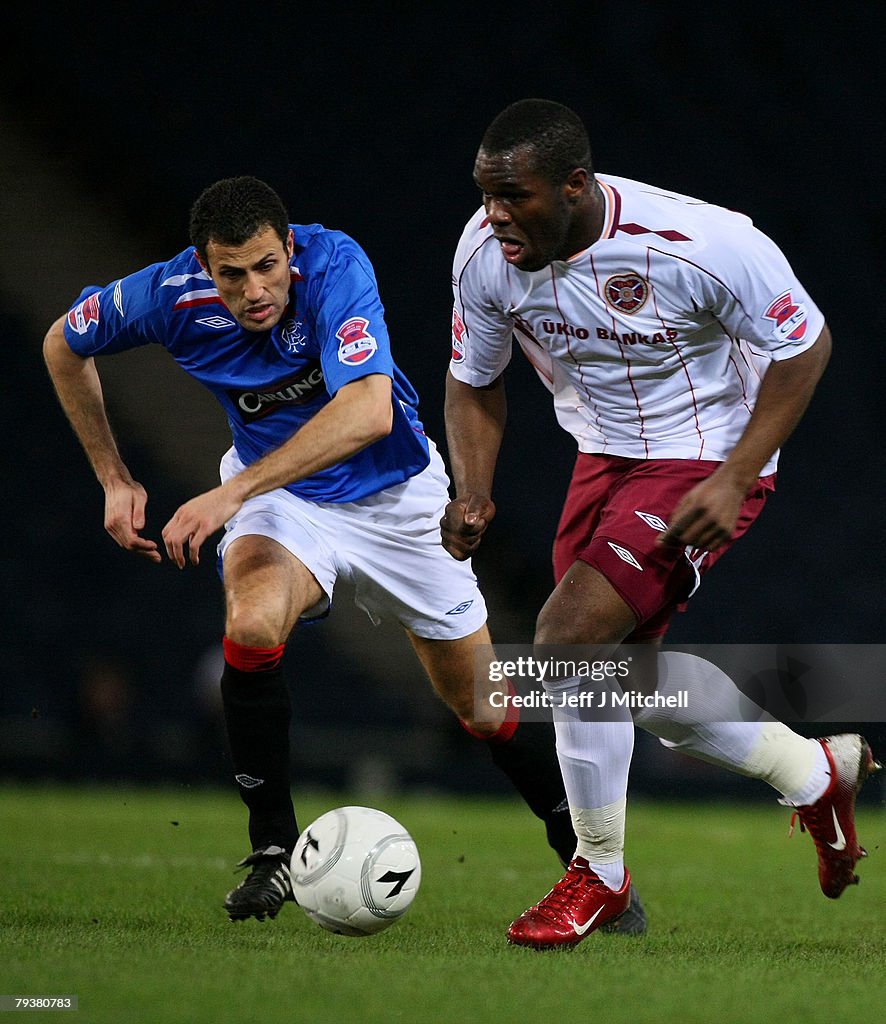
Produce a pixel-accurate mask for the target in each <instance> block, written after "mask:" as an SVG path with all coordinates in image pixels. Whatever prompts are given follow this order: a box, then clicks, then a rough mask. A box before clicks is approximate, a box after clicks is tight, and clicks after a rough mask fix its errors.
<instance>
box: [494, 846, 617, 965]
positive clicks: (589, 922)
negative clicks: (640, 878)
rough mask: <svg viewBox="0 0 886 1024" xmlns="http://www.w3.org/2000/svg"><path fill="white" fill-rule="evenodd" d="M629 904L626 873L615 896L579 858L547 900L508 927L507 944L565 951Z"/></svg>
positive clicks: (540, 901) (614, 917) (584, 861)
mask: <svg viewBox="0 0 886 1024" xmlns="http://www.w3.org/2000/svg"><path fill="white" fill-rule="evenodd" d="M630 903H631V875H630V872H628V871H627V870H626V871H625V877H624V882H623V884H622V887H621V888H620V889H619V890H618V891H617V892H615V891H613V890H612V889H609V888H607V886H606V885H605V884H604V883H603V882H602V881H601V880H600V879H599V878H598V877H597V876H596V875H595V874H594V872H593V871H592V870H591V869H590V867H589V866H588V862H587V861H586V860H585V859H584V858H583V857H576V858H574V860H573V861H572V863H571V864H570V865H569V867H568V868H567V869H566V874H565V875H564V876H563V877H562V878H561V879H560V881H559V882H557V884H556V885H555V886H554V888H553V889H551V891H550V892H549V893H548V894H547V896H545V897H544V898H543V899H541V900H539V902H538V903H536V904H535V906H534V907H530V908H529V909H528V910H527V911H525V912H524V913H522V914H521V915H520V916H519V917H518V918H517V920H516V921H514V922H513V923H512V924H511V927H510V928H508V942H511V943H513V944H514V945H515V946H530V947H531V948H532V949H566V948H568V947H570V946H574V945H576V943H578V942H581V940H582V939H583V938H585V937H586V936H588V935H590V934H591V932H593V931H596V930H597V929H598V928H599V927H600V925H603V924H607V923H611V922H613V921H615V920H617V919H618V918H619V917H621V915H622V914H623V913H624V912H625V911H626V910H627V909H628V907H629V906H630Z"/></svg>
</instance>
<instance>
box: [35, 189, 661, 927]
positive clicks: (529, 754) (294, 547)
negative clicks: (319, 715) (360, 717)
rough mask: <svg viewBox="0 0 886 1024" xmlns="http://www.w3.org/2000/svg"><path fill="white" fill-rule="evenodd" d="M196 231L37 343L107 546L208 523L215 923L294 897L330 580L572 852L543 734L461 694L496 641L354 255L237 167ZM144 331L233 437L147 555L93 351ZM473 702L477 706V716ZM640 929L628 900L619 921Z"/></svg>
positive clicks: (185, 547)
mask: <svg viewBox="0 0 886 1024" xmlns="http://www.w3.org/2000/svg"><path fill="white" fill-rule="evenodd" d="M190 234H191V242H192V245H191V246H190V247H188V248H187V249H185V250H184V251H183V252H181V253H179V254H178V255H177V256H174V257H173V258H172V259H171V260H168V261H165V262H160V263H155V264H152V265H151V266H148V267H145V268H144V269H142V270H139V271H137V272H136V273H133V274H131V275H129V276H127V277H124V278H121V279H120V280H118V281H115V282H112V283H111V284H109V285H107V286H106V287H103V288H100V287H97V286H92V287H89V288H86V289H84V291H83V292H82V293H81V295H80V297H79V298H78V300H77V302H76V303H75V304H74V305H73V307H72V308H71V309H70V311H69V312H68V313H67V314H65V315H63V316H61V317H60V318H59V319H58V320H57V321H56V322H55V323H54V324H53V325H52V326H51V328H50V329H49V331H48V333H47V335H46V340H45V343H44V355H45V359H46V364H47V367H48V369H49V373H50V376H51V378H52V381H53V384H54V386H55V389H56V392H57V394H58V397H59V400H60V402H61V404H62V407H63V408H64V410H65V413H66V414H67V416H68V418H69V420H70V422H71V425H72V427H73V429H74V431H75V433H76V434H77V436H78V438H79V440H80V442H81V444H82V445H83V448H84V449H85V451H86V454H87V456H88V458H89V460H90V462H91V464H92V467H93V469H94V471H95V474H96V476H97V477H98V480H99V482H100V483H101V485H102V487H103V488H104V491H105V527H106V529H107V530H108V532H109V533H110V534H111V536H112V537H113V538H114V540H115V541H116V542H117V543H118V544H119V545H120V546H121V547H122V548H124V549H125V550H127V551H131V552H133V553H135V554H137V555H140V556H142V557H144V558H145V559H147V560H148V561H150V562H155V563H159V562H161V561H162V559H163V556H164V553H165V554H166V555H167V556H168V557H169V558H170V559H172V560H173V561H174V562H175V564H176V565H178V566H179V568H183V567H184V566H185V565H186V564H188V562H190V563H193V564H197V562H198V559H199V557H200V554H201V551H202V550H203V546H204V544H205V543H206V542H207V541H208V540H209V538H210V537H211V536H212V535H213V534H215V533H216V532H217V531H218V530H220V529H222V527H224V534H223V536H222V539H221V542H220V543H219V546H218V551H219V556H220V565H221V567H222V577H223V583H224V593H225V607H226V618H225V632H224V638H223V645H224V657H225V667H224V672H223V675H222V680H221V692H222V699H223V705H224V712H225V720H226V724H227V732H228V738H229V742H230V747H231V753H232V759H233V764H234V770H235V773H236V774H235V778H236V781H237V784H238V787H239V791H240V795H241V797H242V799H243V802H244V803H245V804H246V807H247V808H248V817H249V838H250V843H251V847H252V852H251V853H250V854H249V855H248V856H247V857H246V858H245V859H244V861H243V862H241V863H242V865H243V866H248V867H249V868H250V869H251V871H250V873H249V875H248V876H247V877H246V878H245V879H244V880H243V881H242V882H241V883H240V885H238V886H237V887H236V888H235V889H233V890H232V891H231V892H230V893H229V894H228V896H227V898H226V899H225V904H224V905H225V909H226V910H227V911H228V914H229V915H230V917H231V919H232V920H241V919H245V918H249V917H256V918H258V919H259V920H262V919H264V918H265V917H266V916H267V917H274V916H276V914H277V912H278V911H279V909H280V907H281V906H282V904H283V902H284V901H285V900H286V899H291V894H292V889H291V885H290V880H289V872H288V862H289V856H290V851H291V850H292V848H293V845H294V843H295V841H296V838H297V837H298V826H297V824H296V817H295V813H294V809H293V804H292V798H291V792H290V777H289V770H290V750H289V724H290V718H291V708H290V696H289V692H288V689H287V686H286V683H285V680H284V677H283V675H282V672H281V661H282V657H283V653H284V649H285V646H286V643H287V641H288V639H289V637H290V634H291V633H292V631H293V629H294V628H295V626H296V624H297V623H298V622H299V621H306V620H310V619H314V618H317V617H320V616H322V615H324V614H325V613H326V611H327V610H328V608H329V605H330V602H331V598H332V592H333V587H334V584H335V580H336V578H337V577H338V575H339V574H340V573H343V574H345V575H346V577H347V578H349V579H350V580H352V581H353V583H354V584H355V586H356V600H357V602H358V604H359V605H360V606H361V607H362V608H364V609H365V610H366V611H367V613H368V614H369V615H370V616H371V617H372V618H374V619H376V620H378V619H381V618H384V617H392V618H393V619H395V620H396V621H398V622H400V623H401V624H402V625H403V627H404V628H405V630H406V633H407V635H408V637H409V639H410V641H411V642H412V645H413V647H414V649H415V651H416V653H417V655H418V658H419V660H420V661H421V664H422V665H423V666H424V668H425V670H426V672H427V674H428V676H429V677H430V680H431V682H432V684H433V686H434V688H435V689H436V690H437V692H438V693H439V694H440V695H441V696H442V697H443V699H444V700H445V701H446V702H447V703H448V705H449V706H450V707H451V708H452V710H453V711H454V712H455V714H456V715H457V716H458V717H459V719H460V720H461V722H462V724H463V725H464V726H465V727H466V728H467V729H468V731H469V732H471V733H472V734H474V735H476V736H477V737H478V738H480V739H482V740H484V741H485V742H486V743H487V744H488V748H489V750H490V753H491V755H492V758H493V760H494V762H495V763H496V764H497V765H498V766H499V767H500V768H501V769H502V770H503V771H504V772H505V774H506V775H507V776H508V777H509V778H510V779H511V780H512V782H513V783H514V785H515V787H516V788H517V790H518V791H519V792H520V794H521V795H522V796H523V798H524V799H525V800H526V802H527V804H528V805H529V806H530V808H531V809H532V810H533V812H534V813H535V814H536V815H537V816H538V817H540V818H541V819H542V820H543V821H544V822H545V825H546V831H547V836H548V841H549V843H550V844H551V846H552V847H553V848H554V850H555V851H556V852H557V854H558V855H559V857H560V859H561V861H562V862H563V863H564V864H565V863H568V862H569V860H570V859H571V857H572V855H573V853H574V848H575V835H574V832H573V830H572V826H571V822H570V819H569V814H568V810H567V808H566V802H565V790H564V787H563V783H562V779H561V777H560V772H559V768H558V765H557V761H556V756H555V751H554V745H553V733H552V730H551V729H550V727H549V726H548V725H545V723H523V724H520V723H519V722H518V720H517V719H515V718H514V717H513V716H512V715H511V714H508V715H506V714H505V710H504V709H501V718H500V720H489V719H490V718H491V715H492V714H493V712H490V711H489V710H488V709H489V708H491V707H492V705H493V704H496V703H498V702H495V701H493V702H490V700H489V699H488V696H487V698H486V699H485V700H484V699H482V698H483V694H480V695H479V697H480V698H481V699H479V700H478V701H477V704H476V705H475V696H476V695H475V682H474V655H475V648H476V647H477V645H478V644H483V645H488V644H490V643H491V641H490V638H489V633H488V630H487V626H486V606H485V602H484V600H483V596H482V594H481V593H480V591H479V589H478V587H477V581H476V578H475V576H474V574H473V571H472V569H471V566H470V562H469V561H466V562H458V561H455V560H454V559H452V558H450V557H449V555H448V554H447V553H446V552H445V550H444V548H443V547H442V544H441V538H440V531H439V527H438V523H439V520H440V518H441V515H442V512H443V509H444V508H445V506H446V504H447V502H448V500H449V495H448V486H449V481H448V478H447V476H446V473H445V470H444V467H443V463H442V460H441V458H440V456H439V454H438V453H437V450H436V448H435V446H434V444H433V442H432V441H431V440H430V439H429V438H428V437H427V436H426V435H425V433H424V431H423V429H422V424H421V421H420V419H419V416H418V409H417V396H416V394H415V391H414V390H413V388H412V386H411V384H410V383H409V381H408V380H407V379H406V378H405V377H404V375H403V374H402V373H401V371H400V370H399V369H398V367H397V366H396V364H395V363H394V361H393V358H392V356H391V350H390V343H389V338H388V332H387V328H386V325H385V320H384V313H383V308H382V303H381V300H380V298H379V294H378V289H377V286H376V281H375V276H374V272H373V269H372V266H371V264H370V263H369V260H368V259H367V257H366V255H365V253H364V252H363V251H362V249H361V248H360V247H359V246H358V245H357V244H356V242H354V241H353V240H352V239H351V238H349V237H348V236H347V235H345V234H343V233H341V232H339V231H331V230H327V229H326V228H324V227H322V226H321V225H319V224H311V225H298V224H290V223H289V219H288V216H287V213H286V210H285V208H284V206H283V203H282V202H281V200H280V198H279V196H278V195H277V194H276V192H275V191H274V190H273V189H272V188H270V187H269V186H268V185H267V184H265V183H264V182H261V181H259V180H258V179H256V178H253V177H249V176H243V177H236V178H228V179H224V180H222V181H218V182H216V183H215V184H213V185H211V186H209V187H208V188H207V189H206V190H205V191H204V192H203V193H202V194H201V195H200V196H199V197H198V199H197V200H196V202H195V203H194V205H193V207H192V210H191V220H190ZM146 344H159V345H162V346H164V347H165V348H166V349H167V351H168V352H169V353H170V355H171V356H172V357H173V358H174V359H175V360H176V361H177V362H178V363H179V365H180V366H181V367H182V368H183V369H184V370H185V371H187V372H188V373H189V374H191V375H192V376H193V377H195V378H196V379H197V380H198V381H200V383H202V384H203V385H205V386H206V387H207V388H209V389H210V391H211V392H212V393H213V394H214V395H215V397H216V398H217V400H218V401H219V403H220V404H221V405H222V407H223V408H224V410H225V412H226V414H227V417H228V422H229V424H230V429H231V433H232V437H233V444H232V447H231V448H230V450H229V451H228V452H227V453H226V454H225V455H224V457H223V458H222V461H221V481H222V482H221V484H220V485H219V486H218V487H215V488H213V489H212V490H209V491H207V492H206V493H203V494H199V495H197V496H196V497H194V498H192V499H191V500H190V501H187V502H185V503H184V504H183V505H182V506H181V507H180V508H179V509H178V510H177V511H176V512H175V514H174V515H173V516H172V518H171V519H170V520H169V522H168V523H167V524H166V526H165V527H164V529H163V531H162V541H163V543H162V546H161V545H159V544H158V543H157V542H156V541H155V540H152V539H151V538H149V537H146V536H143V531H144V527H145V506H146V501H147V494H146V491H145V489H144V487H143V486H142V485H141V484H140V483H138V482H137V481H135V480H134V479H133V478H132V476H131V474H130V472H129V470H128V469H127V467H126V465H125V463H124V462H123V460H122V458H121V456H120V453H119V451H118V448H117V445H116V443H115V441H114V437H113V434H112V431H111V428H110V425H109V422H108V417H107V413H106V410H105V406H104V399H103V394H102V388H101V384H100V380H99V376H98V373H97V370H96V364H95V358H94V357H96V356H104V355H109V354H113V353H116V352H121V351H124V350H126V349H130V348H134V347H136V346H139V345H146ZM489 685H490V689H491V690H492V689H496V688H497V687H496V686H495V685H493V684H491V683H490V684H489ZM503 692H504V691H503ZM475 706H477V707H481V706H482V707H484V708H486V709H487V710H486V711H485V712H484V716H483V717H484V720H483V721H480V720H478V718H477V715H476V712H475ZM644 929H645V917H644V915H643V912H642V907H641V906H640V905H639V902H638V901H636V899H635V903H634V907H633V912H632V913H631V914H629V915H627V916H626V918H624V919H623V920H622V922H621V924H620V926H619V927H618V928H617V929H614V930H621V931H629V932H630V931H633V932H636V931H642V930H644Z"/></svg>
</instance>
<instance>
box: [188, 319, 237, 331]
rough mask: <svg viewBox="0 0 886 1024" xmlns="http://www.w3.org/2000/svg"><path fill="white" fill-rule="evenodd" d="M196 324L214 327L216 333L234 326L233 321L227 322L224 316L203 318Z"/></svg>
mask: <svg viewBox="0 0 886 1024" xmlns="http://www.w3.org/2000/svg"><path fill="white" fill-rule="evenodd" d="M197 323H198V324H203V325H204V326H205V327H214V328H215V329H216V330H217V331H220V330H221V329H222V328H223V327H233V326H234V321H233V320H229V319H228V318H227V317H226V316H203V317H201V318H200V319H199V320H198V321H197Z"/></svg>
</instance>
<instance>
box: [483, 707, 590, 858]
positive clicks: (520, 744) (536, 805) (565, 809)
mask: <svg viewBox="0 0 886 1024" xmlns="http://www.w3.org/2000/svg"><path fill="white" fill-rule="evenodd" d="M486 745H487V747H488V748H489V753H490V754H491V755H492V760H493V761H494V762H495V764H496V765H498V767H499V768H500V769H501V770H502V771H503V772H504V773H505V775H507V777H508V778H509V779H510V780H511V782H512V783H513V784H514V787H515V788H516V790H517V792H518V793H519V794H520V796H522V797H523V799H524V800H525V801H526V803H527V805H528V806H529V809H530V810H531V811H532V813H533V814H534V815H536V817H538V818H541V820H542V821H543V822H544V823H545V830H546V832H547V837H548V843H549V844H550V846H551V848H552V849H553V850H554V852H555V853H556V854H557V856H558V857H559V858H560V863H561V864H563V865H566V864H568V863H569V862H570V861H571V860H572V857H573V855H574V854H575V844H576V838H575V831H574V830H573V828H572V816H571V815H570V813H569V804H568V801H567V799H566V789H565V787H564V785H563V776H562V775H561V774H560V764H559V762H558V761H557V749H556V745H555V741H554V727H553V725H552V724H551V723H550V722H523V721H521V722H520V723H519V724H518V725H517V728H516V730H515V731H514V733H513V735H512V736H511V737H510V739H506V740H499V739H496V738H495V737H493V738H492V739H491V740H488V741H487V744H486Z"/></svg>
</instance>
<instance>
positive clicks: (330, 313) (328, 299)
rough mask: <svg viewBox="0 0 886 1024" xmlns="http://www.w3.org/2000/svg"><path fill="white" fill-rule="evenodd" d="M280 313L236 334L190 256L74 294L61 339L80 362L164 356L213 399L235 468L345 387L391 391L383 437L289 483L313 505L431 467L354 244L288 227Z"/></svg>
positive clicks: (408, 389) (365, 265)
mask: <svg viewBox="0 0 886 1024" xmlns="http://www.w3.org/2000/svg"><path fill="white" fill-rule="evenodd" d="M292 230H293V233H294V239H295V247H294V252H293V256H292V259H291V260H290V280H291V285H290V289H289V307H288V309H287V311H286V312H285V313H284V315H283V317H282V318H281V320H280V322H279V323H278V324H277V325H276V326H275V327H274V328H273V329H272V330H270V331H266V332H253V331H247V330H245V329H244V328H243V327H241V326H240V325H239V324H238V323H237V321H236V320H235V319H234V317H233V316H232V315H231V314H230V312H229V311H228V309H227V307H226V306H225V305H224V303H223V302H222V300H221V298H220V297H219V294H218V291H217V290H216V288H215V285H214V284H213V281H212V278H211V277H210V276H209V274H208V273H207V272H206V271H204V270H203V268H202V267H201V266H200V264H199V263H198V262H197V258H196V256H195V255H194V250H193V249H192V248H189V249H186V250H185V251H184V252H181V253H179V254H178V255H177V256H175V257H173V259H171V260H169V261H168V262H166V263H155V264H152V265H151V266H149V267H145V268H144V269H142V270H139V271H137V272H136V273H134V274H131V275H129V276H128V277H123V278H121V279H120V280H119V281H115V282H112V283H111V284H109V285H107V286H106V287H105V288H98V287H95V286H93V287H90V288H87V289H84V291H83V292H82V293H81V295H80V297H79V299H78V301H77V303H76V304H75V305H74V306H73V308H72V309H71V310H70V312H69V313H68V315H67V319H66V321H65V338H66V339H67V342H68V344H69V345H70V347H71V349H72V350H73V351H74V352H76V353H77V354H78V355H81V356H98V355H106V354H111V353H114V352H122V351H124V350H125V349H130V348H135V347H137V346H139V345H148V344H157V345H162V346H163V347H164V348H166V349H167V350H168V351H169V353H170V355H171V356H172V357H173V359H175V361H176V362H177V363H178V364H179V365H180V366H181V367H182V368H183V369H184V370H186V371H187V372H188V373H189V374H191V376H193V377H195V378H196V379H197V380H198V381H200V383H201V384H203V385H205V386H206V387H207V388H209V390H210V391H211V392H212V393H213V394H214V395H215V397H216V398H217V399H218V401H219V402H220V403H221V404H222V406H223V407H224V410H225V412H226V413H227V417H228V423H229V424H230V427H231V433H232V435H233V439H234V447H235V448H236V450H237V454H238V455H239V456H240V459H241V460H242V461H243V462H244V463H245V464H246V465H249V464H250V463H252V462H254V461H255V460H256V459H259V458H260V457H261V456H262V455H264V454H265V453H266V452H269V451H271V450H272V449H274V448H278V447H279V446H280V445H281V444H283V442H284V441H286V440H288V439H289V438H290V437H291V436H292V435H293V434H294V433H295V431H297V430H298V429H299V427H300V426H302V424H303V423H305V422H306V421H307V420H309V419H310V418H311V417H312V416H313V415H314V414H315V413H316V412H317V411H318V409H320V408H322V407H323V406H324V405H325V404H326V403H327V402H329V401H331V399H332V398H333V396H334V395H335V394H336V392H337V391H338V389H339V388H341V387H343V386H344V385H345V384H348V383H349V382H350V381H354V380H358V379H359V378H360V377H365V376H368V375H369V374H373V373H382V374H385V375H386V376H388V377H390V378H391V380H392V382H393V429H392V430H391V433H390V435H389V436H387V437H385V438H382V439H381V440H379V441H376V442H375V443H374V444H371V445H369V446H368V447H367V448H364V449H363V450H362V451H360V452H357V454H356V455H353V456H352V457H351V458H349V459H347V460H345V461H344V462H340V463H338V464H337V465H334V466H330V467H329V468H328V469H324V470H321V471H320V472H319V473H315V474H314V475H313V476H310V477H308V478H306V479H304V480H299V481H297V482H295V483H292V484H290V485H289V486H288V488H287V489H288V490H290V491H292V492H293V493H294V494H298V495H300V496H301V497H303V498H309V499H310V500H312V501H330V502H345V501H356V500H357V499H359V498H362V497H365V496H366V495H369V494H375V493H376V492H377V491H380V490H383V489H384V488H386V487H392V486H394V485H395V484H399V483H402V482H403V481H404V480H407V479H408V478H409V477H411V476H414V475H415V474H416V473H418V472H420V471H421V470H423V469H424V468H425V467H426V466H427V465H428V462H429V461H430V456H429V452H428V441H427V438H426V437H425V435H424V431H423V429H422V424H421V422H420V421H419V418H418V398H417V395H416V393H415V390H414V388H413V387H412V385H411V384H410V382H409V381H408V380H407V379H406V377H405V376H404V375H403V373H402V372H401V371H400V370H399V368H398V367H397V366H396V364H395V363H394V360H393V357H392V355H391V347H390V339H389V337H388V330H387V326H386V324H385V320H384V308H383V306H382V303H381V299H380V298H379V294H378V286H377V284H376V280H375V273H374V271H373V269H372V264H371V263H370V262H369V259H368V257H367V256H366V254H365V253H364V252H363V250H362V249H361V248H360V246H359V245H357V243H356V242H355V241H354V240H353V239H352V238H349V237H348V236H347V235H345V234H343V233H342V232H340V231H330V230H327V229H326V228H324V227H322V226H321V225H319V224H309V225H298V224H293V225H292Z"/></svg>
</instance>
